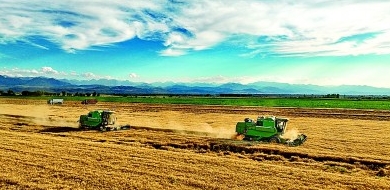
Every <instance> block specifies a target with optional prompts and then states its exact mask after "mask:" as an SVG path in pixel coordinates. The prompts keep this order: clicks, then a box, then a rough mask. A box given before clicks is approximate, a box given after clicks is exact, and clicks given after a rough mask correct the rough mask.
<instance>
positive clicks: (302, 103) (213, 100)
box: [9, 96, 390, 110]
mask: <svg viewBox="0 0 390 190" xmlns="http://www.w3.org/2000/svg"><path fill="white" fill-rule="evenodd" d="M9 98H10V97H9ZM12 98H26V99H41V100H48V99H51V98H62V99H64V101H65V102H66V101H82V100H84V99H88V98H90V99H92V98H96V99H97V100H98V101H100V102H127V103H147V104H193V105H226V106H264V107H297V108H346V109H374V110H390V101H389V100H358V99H320V98H260V97H240V98H226V97H197V96H195V97H191V96H175V97H169V96H137V97H136V96H132V97H68V96H67V97H50V96H37V97H23V96H12Z"/></svg>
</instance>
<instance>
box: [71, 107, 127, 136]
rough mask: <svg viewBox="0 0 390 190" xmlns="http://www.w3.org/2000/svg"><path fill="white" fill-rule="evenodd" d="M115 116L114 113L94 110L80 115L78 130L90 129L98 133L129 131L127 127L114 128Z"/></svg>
mask: <svg viewBox="0 0 390 190" xmlns="http://www.w3.org/2000/svg"><path fill="white" fill-rule="evenodd" d="M115 122H116V116H115V112H114V111H110V110H95V111H90V112H89V113H88V115H80V120H79V127H80V129H92V130H100V131H112V130H121V129H129V128H130V126H129V125H125V126H115Z"/></svg>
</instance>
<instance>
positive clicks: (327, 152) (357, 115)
mask: <svg viewBox="0 0 390 190" xmlns="http://www.w3.org/2000/svg"><path fill="white" fill-rule="evenodd" d="M94 109H111V110H115V111H116V113H117V118H118V122H119V124H121V125H125V124H129V125H130V126H131V129H130V130H123V131H112V132H104V133H102V132H98V131H80V130H78V128H77V126H78V124H77V120H78V117H79V115H80V114H86V113H87V112H88V111H89V110H94ZM257 115H277V116H283V117H288V118H289V120H290V121H289V122H288V131H290V132H299V133H304V134H306V135H307V136H308V140H307V141H306V142H305V143H304V144H303V145H301V146H299V147H287V146H284V145H276V144H267V143H259V142H246V141H240V140H234V139H232V137H233V136H234V129H235V124H236V122H238V121H241V120H243V119H244V118H245V117H251V118H256V117H257ZM0 121H1V124H0V137H1V138H0V155H1V156H0V168H1V169H0V188H1V189H390V177H389V176H390V173H389V170H390V140H389V136H390V135H389V134H390V112H386V111H370V110H340V109H333V110H331V109H294V108H265V107H229V106H190V105H155V104H154V105H151V104H131V103H101V102H99V103H98V104H97V105H87V106H85V105H81V104H80V103H79V102H65V104H64V105H61V106H50V105H47V104H46V102H45V101H40V100H18V99H9V98H7V99H6V98H1V99H0Z"/></svg>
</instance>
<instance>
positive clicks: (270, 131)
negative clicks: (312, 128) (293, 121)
mask: <svg viewBox="0 0 390 190" xmlns="http://www.w3.org/2000/svg"><path fill="white" fill-rule="evenodd" d="M287 121H288V119H286V118H277V117H275V116H268V117H264V116H259V117H258V118H257V121H253V120H252V119H250V118H245V120H244V122H238V123H237V125H236V132H237V135H243V136H244V140H254V141H268V142H270V143H283V144H287V145H290V146H298V145H301V144H302V143H304V142H305V141H306V138H307V136H306V135H304V134H299V135H297V136H296V137H295V138H294V139H289V138H284V137H283V135H284V134H285V132H286V128H287Z"/></svg>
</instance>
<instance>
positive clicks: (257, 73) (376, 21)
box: [0, 0, 390, 88]
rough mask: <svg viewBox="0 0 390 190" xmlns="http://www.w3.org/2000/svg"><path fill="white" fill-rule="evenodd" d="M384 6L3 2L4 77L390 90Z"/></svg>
mask: <svg viewBox="0 0 390 190" xmlns="http://www.w3.org/2000/svg"><path fill="white" fill-rule="evenodd" d="M389 10H390V2H389V1H387V0H372V1H363V0H342V1H339V0H337V1H336V0H328V1H325V0H322V1H321V0H314V1H312V0H302V1H295V0H284V1H260V0H241V1H240V0H194V1H182V0H155V1H153V0H150V1H143V0H134V1H125V0H110V1H106V0H64V1H49V0H34V1H28V0H13V1H11V0H0V75H7V76H45V77H54V78H67V79H82V80H89V79H102V78H105V79H118V80H129V81H135V82H162V81H174V82H214V83H227V82H240V83H244V84H245V83H251V82H256V81H273V82H287V83H298V84H318V85H342V84H354V85H371V86H377V87H389V88H390V83H389V82H388V81H390V74H389V73H390V64H389V63H390V24H389V23H390V13H389Z"/></svg>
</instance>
